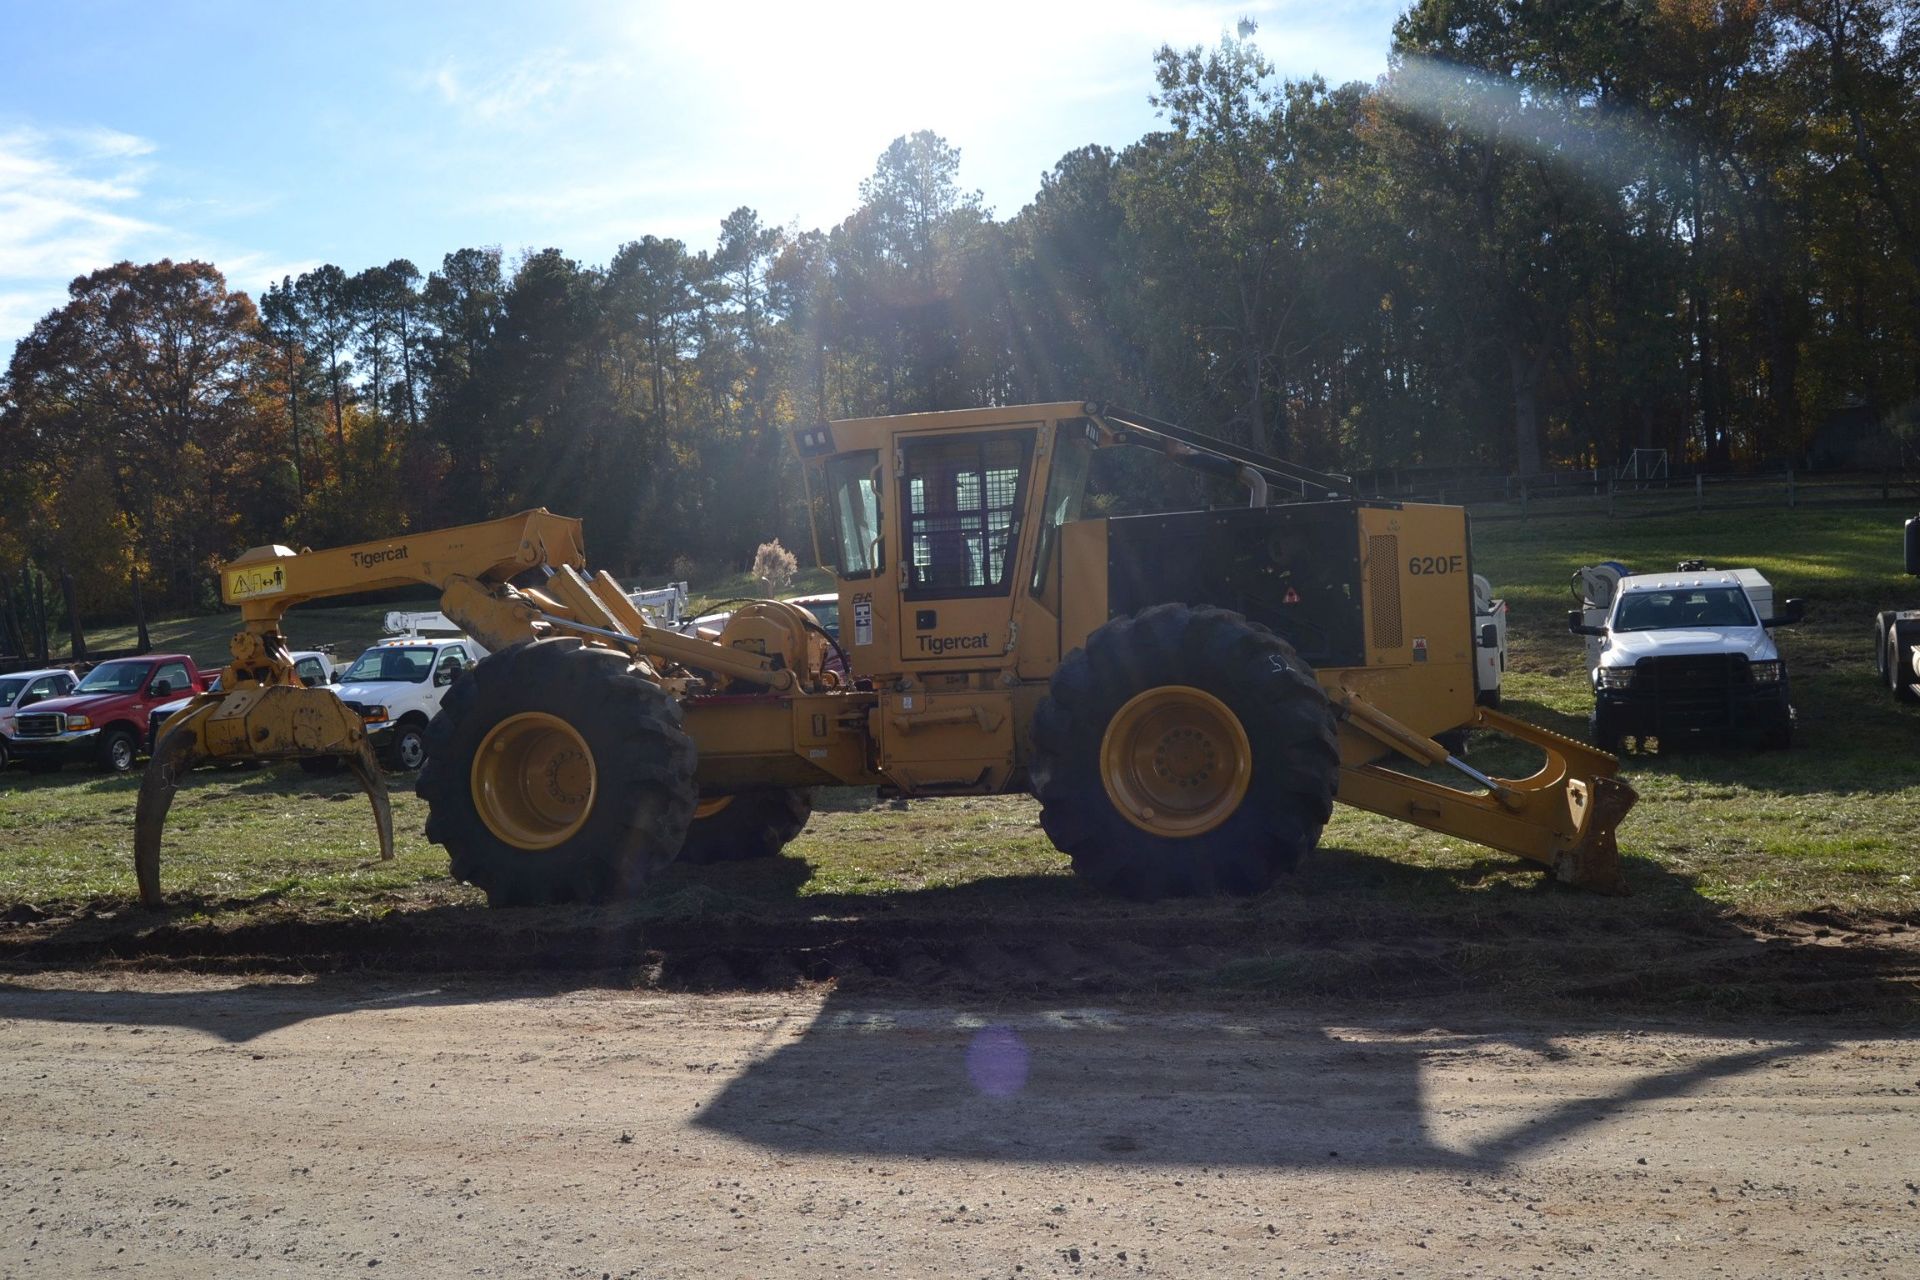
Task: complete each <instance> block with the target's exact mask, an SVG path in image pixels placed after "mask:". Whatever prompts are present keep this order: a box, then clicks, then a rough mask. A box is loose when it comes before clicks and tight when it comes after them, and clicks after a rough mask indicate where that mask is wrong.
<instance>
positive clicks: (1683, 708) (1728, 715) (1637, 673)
mask: <svg viewBox="0 0 1920 1280" xmlns="http://www.w3.org/2000/svg"><path fill="white" fill-rule="evenodd" d="M1747 683H1748V680H1747V660H1746V659H1745V658H1744V657H1741V656H1740V655H1739V654H1731V653H1705V654H1691V655H1688V656H1686V657H1677V658H1642V659H1641V660H1640V661H1639V662H1638V663H1637V664H1635V666H1634V674H1633V691H1634V693H1635V694H1636V695H1638V696H1641V697H1650V698H1657V699H1658V700H1659V706H1660V717H1661V719H1662V720H1663V721H1667V720H1670V721H1672V722H1674V724H1675V725H1676V727H1678V726H1679V725H1681V724H1685V725H1686V726H1687V727H1690V728H1696V729H1711V728H1723V727H1726V726H1727V725H1728V724H1730V723H1731V721H1732V719H1733V704H1732V699H1731V695H1732V693H1733V692H1734V690H1736V689H1738V688H1741V687H1743V686H1745V685H1746V684H1747Z"/></svg>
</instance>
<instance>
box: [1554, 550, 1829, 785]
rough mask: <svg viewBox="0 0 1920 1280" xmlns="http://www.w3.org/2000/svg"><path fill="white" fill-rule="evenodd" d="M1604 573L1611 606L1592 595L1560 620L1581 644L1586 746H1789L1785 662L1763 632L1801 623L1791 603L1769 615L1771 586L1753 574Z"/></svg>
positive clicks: (1695, 570)
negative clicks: (1589, 740) (1708, 740)
mask: <svg viewBox="0 0 1920 1280" xmlns="http://www.w3.org/2000/svg"><path fill="white" fill-rule="evenodd" d="M1599 568H1602V566H1595V569H1599ZM1612 568H1613V569H1614V570H1615V572H1613V573H1609V574H1604V575H1600V576H1599V579H1597V580H1599V581H1604V582H1605V583H1606V585H1607V586H1609V587H1610V588H1611V599H1609V600H1596V599H1595V594H1596V593H1595V591H1594V590H1593V589H1592V588H1591V587H1590V588H1589V590H1588V591H1587V597H1586V601H1585V606H1584V607H1583V608H1582V609H1576V610H1574V611H1573V612H1572V613H1570V614H1568V615H1567V625H1568V627H1569V628H1570V629H1571V630H1572V631H1573V633H1574V634H1575V635H1581V636H1586V637H1588V644H1587V656H1588V661H1589V664H1590V672H1591V676H1592V681H1593V713H1592V717H1591V719H1590V721H1589V728H1590V729H1591V731H1592V737H1593V742H1594V745H1595V746H1597V747H1599V748H1600V749H1601V750H1603V751H1613V752H1618V751H1619V750H1620V749H1621V747H1622V746H1623V745H1624V744H1625V742H1626V740H1627V739H1628V738H1635V739H1639V740H1640V741H1642V742H1643V743H1644V741H1645V740H1646V739H1647V738H1657V739H1659V740H1660V744H1661V746H1662V748H1663V749H1664V748H1665V747H1666V746H1668V745H1670V744H1673V743H1678V742H1683V741H1688V740H1692V739H1695V738H1704V737H1713V738H1718V739H1720V740H1722V741H1725V742H1729V743H1732V742H1746V743H1752V744H1754V745H1757V746H1763V747H1786V746H1790V745H1792V742H1793V703H1792V698H1791V690H1790V687H1789V685H1788V682H1787V664H1786V661H1785V659H1783V658H1782V657H1781V656H1780V650H1779V649H1778V648H1777V647H1776V646H1775V645H1774V642H1773V636H1772V635H1771V634H1770V629H1771V628H1773V627H1776V626H1782V625H1785V624H1788V623H1794V622H1798V621H1800V618H1801V616H1802V614H1803V612H1804V606H1803V604H1802V603H1801V602H1800V601H1798V600H1789V601H1787V602H1786V604H1785V606H1784V607H1783V608H1782V609H1781V610H1780V611H1779V614H1778V615H1777V616H1776V615H1775V612H1774V608H1773V586H1772V584H1771V583H1769V582H1768V581H1767V580H1766V579H1765V578H1763V577H1761V576H1760V574H1759V573H1758V571H1756V570H1753V569H1736V570H1719V569H1707V568H1700V567H1695V566H1693V565H1691V564H1690V565H1689V566H1687V567H1686V568H1685V569H1682V570H1679V571H1676V572H1674V573H1642V574H1625V575H1621V574H1619V573H1618V572H1617V570H1618V569H1619V568H1620V566H1612ZM1594 572H1595V570H1582V571H1581V575H1577V577H1576V581H1578V580H1579V579H1580V577H1583V576H1590V575H1593V574H1594Z"/></svg>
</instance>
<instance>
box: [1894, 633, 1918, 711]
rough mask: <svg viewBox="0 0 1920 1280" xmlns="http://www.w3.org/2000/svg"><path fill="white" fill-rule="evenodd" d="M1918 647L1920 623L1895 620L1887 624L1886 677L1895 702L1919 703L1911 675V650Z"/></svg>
mask: <svg viewBox="0 0 1920 1280" xmlns="http://www.w3.org/2000/svg"><path fill="white" fill-rule="evenodd" d="M1916 646H1920V622H1904V621H1901V620H1900V619H1898V618H1896V619H1894V620H1893V621H1892V622H1890V623H1888V624H1887V644H1886V658H1885V662H1886V677H1887V685H1888V687H1889V688H1891V689H1892V690H1893V697H1894V701H1896V702H1920V689H1916V687H1915V685H1914V681H1915V679H1916V677H1915V676H1914V674H1913V650H1914V648H1915V647H1916Z"/></svg>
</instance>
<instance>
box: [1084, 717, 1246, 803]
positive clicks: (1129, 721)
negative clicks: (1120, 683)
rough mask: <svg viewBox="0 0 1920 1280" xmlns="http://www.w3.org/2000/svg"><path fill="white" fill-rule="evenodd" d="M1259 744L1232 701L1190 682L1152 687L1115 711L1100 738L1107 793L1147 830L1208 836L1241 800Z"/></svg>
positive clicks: (1243, 796) (1102, 772) (1101, 778)
mask: <svg viewBox="0 0 1920 1280" xmlns="http://www.w3.org/2000/svg"><path fill="white" fill-rule="evenodd" d="M1252 776H1253V746H1252V744H1251V743H1249V742H1248V741H1247V731H1246V730H1245V729H1243V728H1241V726H1240V717H1238V716H1236V715H1234V714H1233V712H1232V711H1231V710H1229V709H1228V707H1227V704H1226V703H1224V702H1222V701H1220V699H1218V698H1216V697H1214V696H1213V695H1212V694H1210V693H1208V692H1206V691H1205V690H1204V689H1195V688H1193V687H1191V686H1190V685H1183V684H1171V685H1163V686H1161V687H1160V688H1158V689H1149V690H1147V691H1146V692H1145V693H1142V694H1139V695H1138V696H1136V697H1134V698H1132V699H1131V700H1129V701H1128V702H1127V704H1126V705H1125V706H1123V707H1121V708H1120V710H1119V711H1117V712H1116V713H1114V717H1113V719H1112V721H1111V722H1109V723H1108V725H1107V732H1106V736H1105V737H1103V738H1102V739H1101V740H1100V780H1101V782H1103V783H1104V784H1105V785H1106V788H1107V799H1109V800H1111V801H1112V802H1113V807H1114V808H1116V809H1118V810H1119V811H1120V812H1121V813H1122V814H1124V815H1125V816H1126V819H1127V821H1129V822H1131V823H1132V824H1133V825H1134V826H1136V827H1139V828H1140V829H1141V830H1142V831H1146V832H1149V833H1151V834H1153V835H1156V836H1168V837H1174V838H1179V837H1184V836H1197V835H1204V834H1206V833H1207V832H1209V831H1211V830H1213V829H1214V828H1215V827H1217V826H1219V825H1220V824H1221V823H1223V822H1225V821H1226V820H1227V819H1228V818H1229V817H1231V816H1232V815H1233V812H1234V810H1236V809H1238V808H1239V807H1240V801H1241V800H1242V799H1243V798H1245V796H1246V794H1247V783H1248V782H1249V781H1250V780H1251V778H1252Z"/></svg>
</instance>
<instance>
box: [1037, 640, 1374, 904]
mask: <svg viewBox="0 0 1920 1280" xmlns="http://www.w3.org/2000/svg"><path fill="white" fill-rule="evenodd" d="M1168 685H1185V686H1189V687H1192V688H1196V689H1199V690H1201V691H1202V692H1204V693H1207V694H1210V695H1212V696H1213V697H1215V698H1218V699H1219V700H1220V701H1221V702H1223V703H1224V704H1225V705H1226V706H1227V707H1228V708H1229V709H1230V710H1231V711H1232V712H1233V714H1234V716H1235V717H1237V718H1238V720H1239V721H1240V725H1241V728H1242V729H1243V730H1244V732H1245V733H1246V735H1247V739H1248V741H1249V744H1250V746H1251V749H1252V777H1251V781H1250V783H1249V785H1248V787H1247V790H1246V795H1245V798H1244V799H1243V800H1242V801H1241V803H1240V805H1239V808H1238V809H1237V810H1235V811H1234V812H1233V813H1232V814H1231V815H1230V816H1228V817H1227V818H1226V819H1225V820H1224V821H1223V822H1221V823H1220V824H1219V825H1218V826H1216V827H1215V828H1213V829H1212V830H1210V831H1207V832H1205V833H1203V834H1199V835H1193V836H1187V837H1185V838H1172V837H1168V836H1163V835H1157V834H1154V833H1150V832H1148V831H1145V830H1143V829H1141V828H1140V827H1139V826H1136V825H1135V824H1134V823H1133V822H1132V821H1131V820H1129V819H1128V818H1127V817H1126V816H1125V815H1124V814H1122V813H1121V812H1120V810H1119V809H1118V808H1117V807H1116V805H1115V804H1114V802H1113V800H1112V799H1111V798H1110V797H1109V792H1108V788H1107V786H1106V785H1105V783H1104V782H1103V778H1102V768H1101V751H1102V743H1103V740H1104V735H1105V734H1106V732H1107V726H1108V725H1109V724H1110V723H1111V722H1112V721H1113V718H1114V715H1115V713H1116V712H1118V711H1119V710H1120V709H1121V707H1122V706H1124V705H1125V704H1126V703H1127V702H1128V701H1129V700H1131V699H1132V698H1133V697H1135V696H1136V695H1138V694H1140V693H1143V692H1145V691H1147V690H1149V689H1153V688H1156V687H1162V686H1168ZM1030 776H1031V778H1032V785H1033V792H1034V795H1035V796H1036V797H1037V798H1038V799H1039V801H1040V803H1041V812H1040V823H1041V826H1042V827H1043V828H1045V830H1046V832H1047V835H1048V837H1049V838H1050V839H1051V840H1052V841H1053V843H1054V846H1055V847H1056V848H1058V849H1060V850H1061V851H1062V852H1063V853H1066V854H1067V855H1068V856H1069V857H1070V858H1072V859H1073V867H1074V870H1075V871H1076V872H1077V873H1079V874H1080V875H1082V876H1085V877H1086V878H1087V879H1088V880H1090V881H1092V882H1093V883H1095V884H1097V885H1099V886H1100V887H1101V888H1103V889H1105V890H1107V891H1109V892H1113V893H1118V894H1121V895H1123V896H1125V897H1130V898H1137V899H1153V898H1167V897H1187V896H1196V895H1206V894H1215V893H1232V894H1251V893H1258V892H1260V891H1262V890H1264V889H1266V888H1268V887H1269V886H1270V885H1271V884H1272V883H1273V881H1274V879H1275V877H1277V876H1278V875H1279V874H1280V873H1281V872H1283V871H1287V870H1290V869H1292V868H1293V867H1294V866H1295V865H1296V864H1297V863H1298V861H1299V860H1300V858H1301V856H1302V855H1303V854H1305V853H1307V852H1309V851H1310V850H1312V849H1313V848H1314V846H1315V845H1317V844H1318V843H1319V841H1320V833H1321V831H1322V830H1323V829H1324V828H1325V826H1326V824H1327V821H1328V819H1329V818H1330V817H1331V816H1332V813H1333V797H1334V791H1335V788H1336V786H1337V783H1338V779H1339V747H1338V744H1337V742H1336V738H1335V730H1334V722H1333V711H1332V708H1331V706H1330V705H1329V704H1328V702H1327V699H1326V695H1325V694H1324V693H1323V692H1322V691H1321V689H1320V686H1319V683H1318V682H1317V681H1315V679H1314V678H1313V672H1312V670H1311V669H1310V668H1309V667H1308V666H1307V665H1306V664H1305V663H1304V662H1302V661H1301V660H1300V658H1299V655H1298V654H1296V653H1295V652H1294V650H1293V647H1292V646H1291V645H1289V644H1288V643H1287V642H1286V641H1285V640H1282V639H1281V638H1280V637H1279V636H1276V635H1274V634H1273V633H1272V632H1271V631H1269V630H1267V629H1266V628H1265V627H1263V626H1260V625H1259V624H1258V623H1253V622H1249V621H1247V620H1246V619H1245V618H1243V617H1241V616H1240V615H1239V614H1237V613H1232V612H1229V611H1227V610H1225V609H1215V608H1207V607H1200V608H1192V607H1189V606H1186V605H1178V604H1167V605H1157V606H1155V607H1153V608H1151V609H1147V610H1144V611H1143V612H1141V613H1140V614H1138V615H1137V616H1135V617H1133V618H1122V619H1119V620H1116V621H1114V622H1109V623H1107V624H1106V625H1105V626H1103V627H1101V628H1100V629H1099V630H1097V631H1095V632H1094V633H1093V635H1091V636H1089V637H1088V639H1087V644H1086V647H1085V648H1084V649H1076V650H1075V651H1074V652H1072V653H1070V654H1068V655H1067V657H1066V659H1065V660H1064V661H1062V662H1061V664H1060V668H1059V670H1058V671H1056V672H1055V674H1054V677H1053V681H1052V684H1051V687H1050V688H1049V691H1048V696H1047V698H1046V699H1045V700H1044V701H1043V702H1041V704H1040V706H1039V707H1038V708H1037V709H1036V711H1035V714H1034V719H1033V760H1032V765H1031V769H1030Z"/></svg>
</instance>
